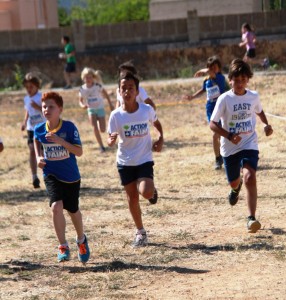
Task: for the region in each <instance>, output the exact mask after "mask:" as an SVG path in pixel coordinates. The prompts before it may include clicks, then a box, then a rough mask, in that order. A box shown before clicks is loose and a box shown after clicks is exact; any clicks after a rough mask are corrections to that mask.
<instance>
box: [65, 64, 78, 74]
mask: <svg viewBox="0 0 286 300" xmlns="http://www.w3.org/2000/svg"><path fill="white" fill-rule="evenodd" d="M65 71H66V72H67V73H74V72H75V71H76V67H75V63H74V62H69V63H67V64H66V66H65Z"/></svg>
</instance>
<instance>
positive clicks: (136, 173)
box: [117, 161, 154, 186]
mask: <svg viewBox="0 0 286 300" xmlns="http://www.w3.org/2000/svg"><path fill="white" fill-rule="evenodd" d="M153 166H154V162H153V161H148V162H146V163H144V164H142V165H139V166H123V165H119V164H117V169H118V173H119V176H120V179H121V185H123V186H124V185H127V184H129V183H131V182H133V181H137V180H138V179H139V178H151V179H153V178H154V171H153Z"/></svg>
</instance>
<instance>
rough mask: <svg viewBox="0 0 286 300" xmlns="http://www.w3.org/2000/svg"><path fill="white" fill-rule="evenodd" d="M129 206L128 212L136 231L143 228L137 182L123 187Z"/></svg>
mask: <svg viewBox="0 0 286 300" xmlns="http://www.w3.org/2000/svg"><path fill="white" fill-rule="evenodd" d="M124 189H125V191H126V196H127V200H128V205H129V211H130V213H131V216H132V218H133V221H134V223H135V226H136V228H137V229H142V228H143V222H142V215H141V209H140V204H139V193H138V190H137V182H136V181H133V182H131V183H129V184H127V185H125V186H124Z"/></svg>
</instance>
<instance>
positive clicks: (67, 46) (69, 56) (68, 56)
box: [59, 35, 76, 89]
mask: <svg viewBox="0 0 286 300" xmlns="http://www.w3.org/2000/svg"><path fill="white" fill-rule="evenodd" d="M61 43H62V45H63V46H64V51H65V53H60V54H59V57H60V58H61V59H65V60H66V65H65V69H64V78H65V81H66V86H65V87H64V89H71V88H72V76H73V74H75V72H76V58H75V47H74V45H72V44H71V42H70V38H69V37H68V36H66V35H65V36H63V37H62V39H61Z"/></svg>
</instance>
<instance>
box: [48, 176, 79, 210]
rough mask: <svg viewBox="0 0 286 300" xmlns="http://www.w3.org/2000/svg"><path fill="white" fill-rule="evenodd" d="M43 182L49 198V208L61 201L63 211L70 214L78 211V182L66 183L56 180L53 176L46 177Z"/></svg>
mask: <svg viewBox="0 0 286 300" xmlns="http://www.w3.org/2000/svg"><path fill="white" fill-rule="evenodd" d="M44 181H45V185H46V189H47V192H48V196H49V198H50V206H52V204H53V203H54V202H57V201H60V200H62V201H63V205H64V209H66V210H67V211H69V212H71V213H76V212H77V211H78V204H79V190H80V180H79V181H76V182H72V183H68V182H63V181H60V180H58V179H57V178H56V177H55V176H53V175H48V176H46V177H45V178H44Z"/></svg>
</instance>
